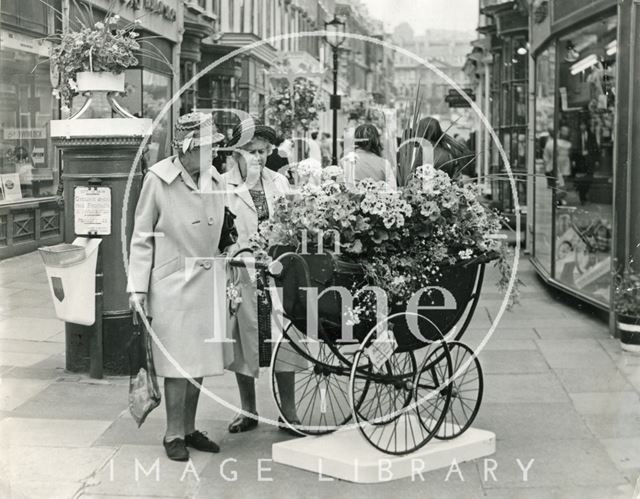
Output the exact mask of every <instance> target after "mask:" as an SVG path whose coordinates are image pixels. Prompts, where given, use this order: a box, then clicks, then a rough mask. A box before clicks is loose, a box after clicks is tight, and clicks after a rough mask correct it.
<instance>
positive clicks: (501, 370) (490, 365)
mask: <svg viewBox="0 0 640 499" xmlns="http://www.w3.org/2000/svg"><path fill="white" fill-rule="evenodd" d="M478 358H479V359H480V363H481V365H482V371H483V372H484V373H487V374H527V373H546V372H548V371H549V366H548V365H547V363H546V362H545V360H544V357H542V355H540V353H539V352H537V351H535V350H486V351H483V352H481V353H480V355H479V357H478Z"/></svg>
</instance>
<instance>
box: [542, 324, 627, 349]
mask: <svg viewBox="0 0 640 499" xmlns="http://www.w3.org/2000/svg"><path fill="white" fill-rule="evenodd" d="M536 322H537V321H536ZM535 330H536V332H537V333H538V335H539V336H540V338H542V339H543V340H573V339H577V340H579V339H587V338H594V339H598V340H606V339H607V337H608V335H609V331H608V330H607V326H606V324H602V327H601V328H591V327H587V328H585V327H568V326H563V327H562V328H556V327H550V326H548V325H546V326H536V328H535ZM616 346H618V344H617V342H616Z"/></svg>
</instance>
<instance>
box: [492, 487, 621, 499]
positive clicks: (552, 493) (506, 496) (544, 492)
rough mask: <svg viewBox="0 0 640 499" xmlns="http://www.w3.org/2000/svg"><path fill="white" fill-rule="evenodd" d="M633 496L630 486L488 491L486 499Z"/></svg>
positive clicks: (575, 498) (580, 498)
mask: <svg viewBox="0 0 640 499" xmlns="http://www.w3.org/2000/svg"><path fill="white" fill-rule="evenodd" d="M632 494H633V487H632V486H631V485H628V484H626V485H617V486H611V487H533V488H519V489H518V488H508V489H489V490H486V491H485V497H486V498H487V499H543V498H544V499H629V498H631V496H632Z"/></svg>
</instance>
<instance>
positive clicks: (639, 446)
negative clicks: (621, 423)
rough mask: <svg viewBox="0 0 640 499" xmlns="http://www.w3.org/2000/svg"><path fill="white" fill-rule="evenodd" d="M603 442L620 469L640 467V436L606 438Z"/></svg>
mask: <svg viewBox="0 0 640 499" xmlns="http://www.w3.org/2000/svg"><path fill="white" fill-rule="evenodd" d="M602 444H603V445H604V448H605V449H606V450H607V452H608V453H609V456H610V457H611V459H612V460H613V462H614V463H615V465H616V466H617V467H618V469H637V468H640V437H635V438H631V437H625V438H605V439H603V440H602Z"/></svg>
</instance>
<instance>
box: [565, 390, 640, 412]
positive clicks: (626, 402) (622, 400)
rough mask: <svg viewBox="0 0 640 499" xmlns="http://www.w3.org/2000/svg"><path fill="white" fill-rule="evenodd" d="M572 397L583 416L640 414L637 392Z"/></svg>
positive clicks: (574, 395) (639, 399)
mask: <svg viewBox="0 0 640 499" xmlns="http://www.w3.org/2000/svg"><path fill="white" fill-rule="evenodd" d="M570 397H571V399H572V400H573V405H574V406H575V408H576V410H577V411H578V412H579V413H581V414H640V395H638V393H636V392H612V393H572V394H570Z"/></svg>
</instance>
